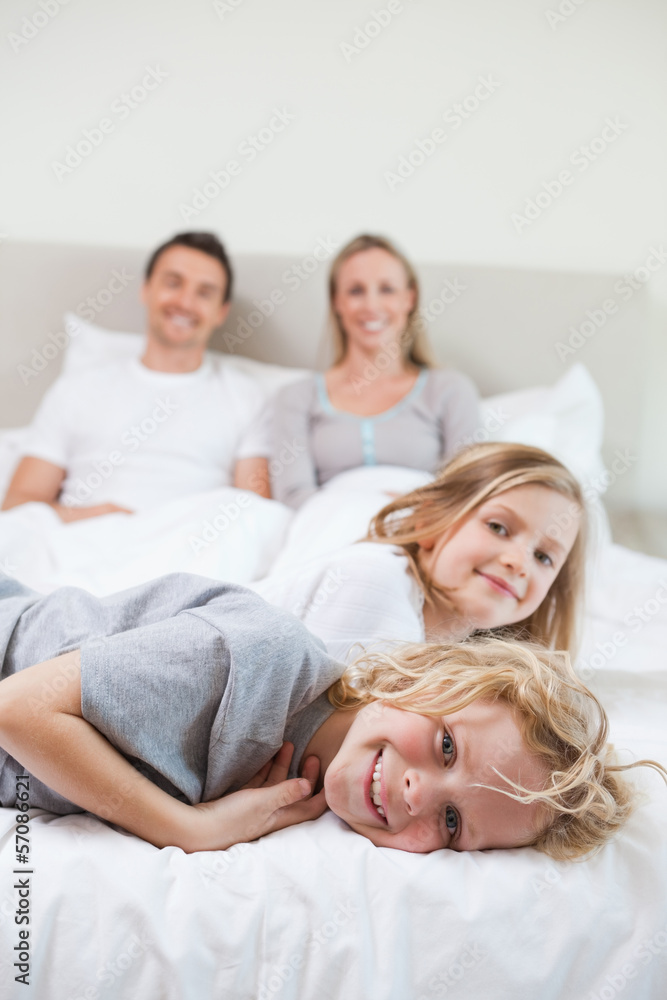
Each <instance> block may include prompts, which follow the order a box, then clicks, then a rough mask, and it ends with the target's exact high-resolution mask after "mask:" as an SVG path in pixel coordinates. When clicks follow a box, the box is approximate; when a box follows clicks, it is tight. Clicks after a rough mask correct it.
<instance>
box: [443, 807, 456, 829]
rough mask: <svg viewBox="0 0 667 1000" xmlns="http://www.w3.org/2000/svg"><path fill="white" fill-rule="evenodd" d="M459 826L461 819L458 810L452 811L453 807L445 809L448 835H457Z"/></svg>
mask: <svg viewBox="0 0 667 1000" xmlns="http://www.w3.org/2000/svg"><path fill="white" fill-rule="evenodd" d="M458 825H459V818H458V816H457V815H456V810H455V809H452V807H451V806H447V808H446V809H445V826H446V827H447V832H448V833H456V831H457V829H458Z"/></svg>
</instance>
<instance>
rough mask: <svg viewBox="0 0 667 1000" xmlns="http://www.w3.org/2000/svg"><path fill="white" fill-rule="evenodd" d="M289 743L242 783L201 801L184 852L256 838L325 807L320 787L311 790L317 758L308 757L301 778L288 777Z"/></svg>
mask: <svg viewBox="0 0 667 1000" xmlns="http://www.w3.org/2000/svg"><path fill="white" fill-rule="evenodd" d="M293 753H294V747H293V746H292V744H291V743H283V745H282V747H281V748H280V750H279V751H278V753H277V754H276V756H275V757H274V758H273V760H271V761H269V762H268V763H267V764H265V765H264V767H263V768H262V769H261V770H260V771H258V773H257V774H256V775H255V777H254V778H252V779H251V780H250V781H249V782H248V784H247V785H244V786H243V788H241V789H239V791H238V792H232V793H231V794H230V795H223V797H222V798H221V799H215V800H213V801H212V802H200V803H198V804H197V805H195V806H193V807H192V808H193V809H196V810H197V813H198V817H197V825H196V827H195V825H194V824H193V826H192V827H191V829H190V831H189V832H190V834H191V836H189V837H188V846H187V847H184V850H187V851H215V850H225V849H226V848H227V847H231V846H232V845H233V844H238V843H241V842H246V841H250V840H257V838H258V837H263V836H264V835H265V834H267V833H273V832H274V830H282V829H283V828H284V827H286V826H293V825H294V824H295V823H303V822H304V821H305V820H309V819H317V817H318V816H321V815H322V813H323V812H325V810H326V808H327V804H326V801H325V798H324V790H322V791H320V792H318V793H317V795H313V794H312V790H313V788H314V787H315V783H316V781H317V777H318V774H319V769H320V765H319V761H318V760H317V758H316V757H309V758H308V759H307V760H306V762H305V764H304V768H303V774H304V777H302V778H290V779H288V778H287V774H288V771H289V766H290V762H291V760H292V754H293Z"/></svg>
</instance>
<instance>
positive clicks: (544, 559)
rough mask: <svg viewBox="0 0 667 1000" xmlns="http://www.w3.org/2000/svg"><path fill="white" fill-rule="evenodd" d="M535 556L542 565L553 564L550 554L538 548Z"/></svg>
mask: <svg viewBox="0 0 667 1000" xmlns="http://www.w3.org/2000/svg"><path fill="white" fill-rule="evenodd" d="M535 558H536V559H537V561H538V562H541V563H542V565H543V566H553V559H552V558H551V556H549V555H547V553H546V552H540V551H539V550H538V551H537V552H536V553H535Z"/></svg>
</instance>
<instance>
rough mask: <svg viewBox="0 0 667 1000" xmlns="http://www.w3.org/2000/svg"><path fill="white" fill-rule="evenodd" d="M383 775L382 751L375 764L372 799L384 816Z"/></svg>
mask: <svg viewBox="0 0 667 1000" xmlns="http://www.w3.org/2000/svg"><path fill="white" fill-rule="evenodd" d="M381 777H382V753H380V756H379V757H378V759H377V763H376V765H375V770H374V771H373V780H372V781H371V799H372V801H373V805H374V806H375V807H376V809H377V811H378V812H379V813H380V815H381V816H384V812H383V811H382V796H381V795H380V791H381V789H382V785H381V784H380V778H381Z"/></svg>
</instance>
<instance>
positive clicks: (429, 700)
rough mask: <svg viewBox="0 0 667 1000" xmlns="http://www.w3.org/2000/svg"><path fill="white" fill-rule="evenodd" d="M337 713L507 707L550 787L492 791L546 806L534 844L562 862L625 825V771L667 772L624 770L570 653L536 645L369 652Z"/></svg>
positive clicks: (336, 694)
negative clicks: (376, 706)
mask: <svg viewBox="0 0 667 1000" xmlns="http://www.w3.org/2000/svg"><path fill="white" fill-rule="evenodd" d="M328 696H329V700H330V701H331V703H332V704H333V705H334V706H335V707H336V708H342V709H349V708H356V707H358V706H361V705H366V704H369V703H370V702H373V701H384V702H388V703H389V704H390V705H392V706H393V707H394V708H398V709H403V710H405V711H408V712H416V713H418V714H419V715H431V716H440V715H448V714H451V713H454V712H458V711H460V710H461V709H462V708H465V707H466V706H467V705H470V704H471V702H473V701H476V700H477V699H478V698H483V699H486V700H487V701H492V702H493V701H502V702H505V703H506V704H507V705H509V706H510V707H511V708H512V709H514V710H515V711H516V713H517V716H518V721H519V728H520V731H521V736H522V739H523V742H524V744H525V747H526V752H527V753H530V754H532V755H534V756H535V757H536V758H537V760H539V761H540V762H541V763H542V764H543V765H545V766H546V768H547V770H548V774H549V778H548V780H547V781H546V783H545V785H544V787H543V788H541V789H539V790H537V791H536V790H530V789H526V788H523V787H522V786H521V785H518V784H516V783H515V782H512V781H510V780H509V779H508V778H504V777H503V775H502V772H501V771H500V770H498V771H497V772H496V773H497V774H498V776H499V779H500V780H501V782H504V787H502V786H501V787H498V786H496V785H493V786H484V787H493V788H494V789H495V790H497V791H498V792H499V793H501V794H503V795H508V796H509V797H510V798H513V799H515V800H516V801H518V802H525V803H532V802H537V803H540V805H541V806H542V809H543V811H544V819H545V822H544V824H543V826H542V829H541V831H540V832H539V833H538V834H537V835H536V836H535V837H534V838H533V839H532V840H530V841H527V842H526V843H525V844H522V845H518V846H526V847H534V848H536V849H537V850H538V851H542V852H544V853H545V854H548V855H549V856H550V857H552V858H554V859H557V860H571V859H574V858H580V857H583V856H584V855H586V854H589V853H590V852H591V851H594V850H596V849H599V848H600V847H601V846H602V845H603V844H604V843H606V841H607V840H609V838H610V837H611V836H612V835H613V834H614V833H615V832H616V831H617V830H618V829H619V828H620V827H621V826H622V825H623V823H624V822H625V821H626V819H627V818H628V816H629V815H630V813H631V812H632V809H633V807H634V804H635V799H636V794H635V791H634V789H633V788H632V786H631V785H630V784H629V783H628V782H627V781H626V780H625V779H624V778H623V776H622V772H624V771H627V770H629V769H631V768H634V767H639V766H640V765H646V766H648V767H653V768H655V769H656V770H657V771H659V773H660V774H661V775H662V776H663V777H664V778H665V779H666V780H667V771H666V770H665V768H664V767H662V765H661V764H659V763H657V762H656V761H651V760H640V761H635V762H634V763H630V764H619V763H618V761H617V760H616V757H615V754H614V750H613V747H612V746H611V745H610V744H609V743H607V733H608V720H607V716H606V713H605V711H604V709H603V707H602V705H601V704H600V702H599V701H598V699H597V698H596V697H595V695H594V694H592V692H591V691H589V690H588V688H587V687H586V686H585V685H584V684H583V683H582V682H581V681H580V680H579V679H578V678H577V676H576V675H575V673H574V671H573V669H572V666H571V663H570V658H569V655H568V654H567V653H564V652H555V651H550V650H546V649H545V648H544V647H543V646H540V645H538V644H537V643H516V642H507V641H504V640H502V639H495V638H490V637H485V638H478V639H469V640H467V641H465V642H462V643H448V644H427V643H412V644H407V643H406V644H405V645H402V646H398V647H397V648H396V649H395V650H394V651H392V652H391V653H387V652H375V653H367V654H365V655H364V656H362V657H360V658H359V659H358V660H356V661H355V662H354V663H353V664H351V665H350V666H349V667H348V668H347V670H346V671H345V673H344V674H343V676H342V677H341V679H340V680H339V681H337V682H336V683H335V684H334V685H333V686H332V687H331V688H329V692H328Z"/></svg>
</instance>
